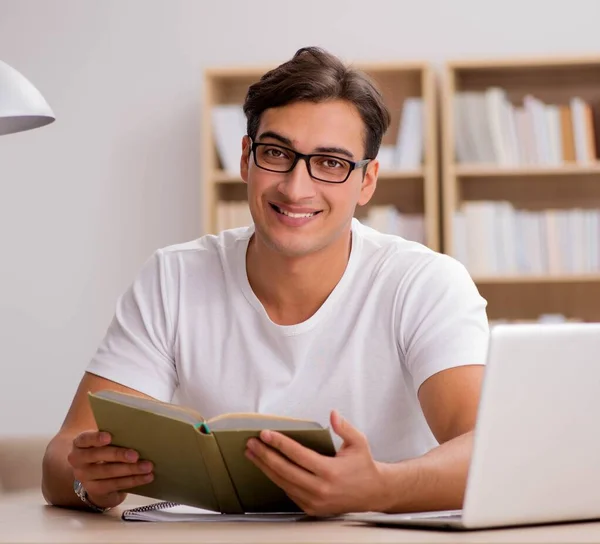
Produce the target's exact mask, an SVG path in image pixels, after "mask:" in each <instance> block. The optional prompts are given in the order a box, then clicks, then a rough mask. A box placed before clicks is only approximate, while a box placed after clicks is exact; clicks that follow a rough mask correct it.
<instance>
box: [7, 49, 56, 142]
mask: <svg viewBox="0 0 600 544" xmlns="http://www.w3.org/2000/svg"><path fill="white" fill-rule="evenodd" d="M54 119H55V117H54V113H53V112H52V110H51V109H50V106H48V103H47V102H46V100H44V97H43V96H42V95H41V93H40V92H39V91H38V90H37V89H36V88H35V87H34V86H33V85H32V84H31V82H30V81H29V80H28V79H27V78H25V77H24V76H23V75H22V74H20V73H19V72H17V71H16V70H15V69H14V68H11V67H10V66H9V65H8V64H6V63H4V62H2V61H0V135H2V134H11V133H13V132H21V131H23V130H29V129H32V128H38V127H43V126H44V125H48V124H50V123H52V121H54Z"/></svg>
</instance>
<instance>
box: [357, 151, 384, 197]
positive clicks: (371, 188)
mask: <svg viewBox="0 0 600 544" xmlns="http://www.w3.org/2000/svg"><path fill="white" fill-rule="evenodd" d="M378 175H379V161H378V160H377V159H373V160H372V161H371V162H370V163H369V164H368V165H367V171H366V172H365V175H364V176H363V180H362V184H361V186H360V195H359V197H358V202H357V204H358V205H359V206H364V205H365V204H367V203H368V202H369V200H371V197H372V196H373V193H374V192H375V188H376V187H377V176H378Z"/></svg>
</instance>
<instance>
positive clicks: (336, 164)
mask: <svg viewBox="0 0 600 544" xmlns="http://www.w3.org/2000/svg"><path fill="white" fill-rule="evenodd" d="M323 166H325V167H326V168H342V167H343V166H344V165H343V164H342V163H341V162H340V161H336V160H335V159H325V160H324V161H323Z"/></svg>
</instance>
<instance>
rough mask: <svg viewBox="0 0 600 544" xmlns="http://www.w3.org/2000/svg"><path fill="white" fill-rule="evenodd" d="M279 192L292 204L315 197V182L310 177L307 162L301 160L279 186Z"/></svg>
mask: <svg viewBox="0 0 600 544" xmlns="http://www.w3.org/2000/svg"><path fill="white" fill-rule="evenodd" d="M278 189H279V192H280V193H282V194H284V195H285V196H286V197H287V198H288V199H289V200H290V201H291V202H299V201H301V200H306V199H307V198H312V197H313V196H314V195H315V181H314V180H313V179H312V178H311V177H310V174H309V172H308V164H307V162H306V160H302V159H300V160H299V161H298V162H297V163H296V166H295V167H294V169H293V170H292V171H291V172H288V173H287V174H285V177H284V179H283V180H282V181H281V183H280V184H279V187H278Z"/></svg>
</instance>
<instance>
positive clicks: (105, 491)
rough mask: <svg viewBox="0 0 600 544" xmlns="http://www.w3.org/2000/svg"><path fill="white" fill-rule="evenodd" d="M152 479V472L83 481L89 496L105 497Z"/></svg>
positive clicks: (146, 482)
mask: <svg viewBox="0 0 600 544" xmlns="http://www.w3.org/2000/svg"><path fill="white" fill-rule="evenodd" d="M153 479H154V475H153V474H151V473H150V474H138V475H135V476H124V477H122V478H109V479H106V480H90V481H87V482H84V485H85V489H86V491H87V492H88V495H89V496H90V497H105V496H108V495H111V494H113V493H115V491H121V490H123V489H131V488H133V487H137V486H139V485H144V484H148V483H150V482H151V481H152V480H153Z"/></svg>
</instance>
